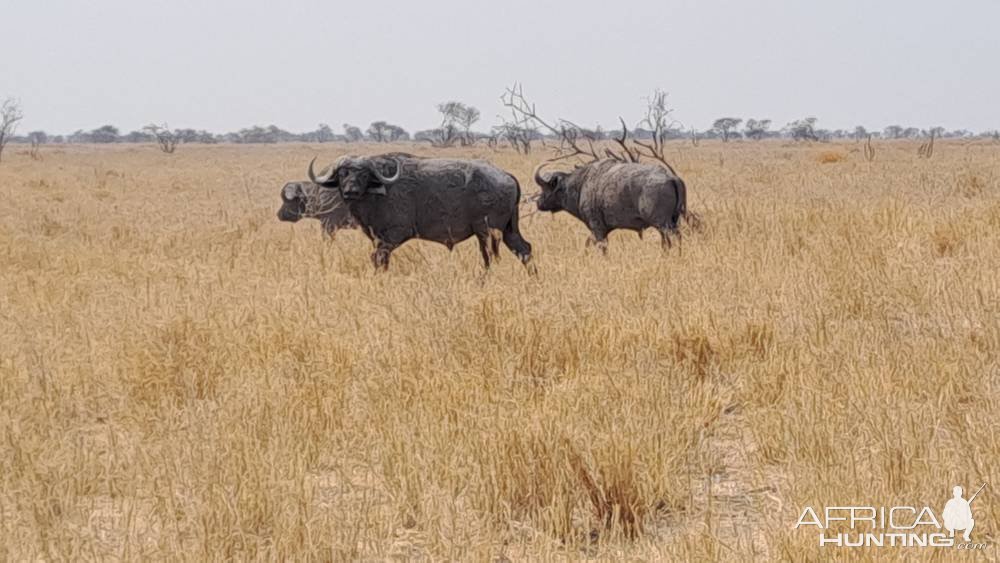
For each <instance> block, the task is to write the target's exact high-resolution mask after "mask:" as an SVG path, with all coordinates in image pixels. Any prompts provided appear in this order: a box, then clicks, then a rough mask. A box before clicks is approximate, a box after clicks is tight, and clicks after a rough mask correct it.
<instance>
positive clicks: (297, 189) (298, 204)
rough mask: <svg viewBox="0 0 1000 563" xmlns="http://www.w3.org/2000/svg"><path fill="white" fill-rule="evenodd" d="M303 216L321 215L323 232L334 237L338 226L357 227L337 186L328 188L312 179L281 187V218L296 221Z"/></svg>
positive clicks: (339, 227)
mask: <svg viewBox="0 0 1000 563" xmlns="http://www.w3.org/2000/svg"><path fill="white" fill-rule="evenodd" d="M302 218H313V219H319V222H320V224H321V225H322V226H323V232H324V233H325V234H326V235H327V236H328V237H330V238H333V236H334V234H335V233H336V232H337V230H338V229H347V228H354V227H357V222H356V221H355V220H354V217H353V216H352V215H351V212H350V211H349V210H348V209H347V204H345V203H344V200H343V199H342V198H341V197H340V194H339V193H338V192H337V191H336V190H324V189H321V188H320V187H319V186H318V185H316V184H314V183H313V182H309V181H304V182H289V183H287V184H285V187H283V188H281V209H279V210H278V219H280V220H282V221H288V222H290V223H295V222H297V221H299V220H300V219H302Z"/></svg>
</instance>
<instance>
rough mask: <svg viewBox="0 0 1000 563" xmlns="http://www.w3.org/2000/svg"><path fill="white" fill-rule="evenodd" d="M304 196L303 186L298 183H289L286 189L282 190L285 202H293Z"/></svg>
mask: <svg viewBox="0 0 1000 563" xmlns="http://www.w3.org/2000/svg"><path fill="white" fill-rule="evenodd" d="M302 195H303V192H302V184H299V183H298V182H289V183H287V184H285V187H284V188H281V197H282V199H284V200H285V201H292V200H294V199H296V198H298V197H300V196H302Z"/></svg>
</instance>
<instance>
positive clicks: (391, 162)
mask: <svg viewBox="0 0 1000 563" xmlns="http://www.w3.org/2000/svg"><path fill="white" fill-rule="evenodd" d="M314 162H316V159H315V158H314V159H313V161H312V162H310V163H309V178H310V179H311V180H312V181H313V182H314V183H316V184H318V185H319V186H322V187H324V188H338V189H340V194H341V195H342V196H343V198H344V199H345V200H348V201H351V200H358V199H361V198H363V197H365V196H366V195H368V194H377V195H385V194H386V187H387V186H390V185H392V184H393V183H394V182H396V181H397V180H399V177H400V176H401V175H402V172H403V165H402V163H401V162H400V161H399V160H397V159H395V158H387V157H369V158H353V157H347V156H344V157H341V158H340V159H339V160H337V162H336V163H334V164H333V166H331V167H329V168H328V169H327V170H326V171H324V173H322V174H321V175H320V176H318V177H317V176H316V173H315V172H313V163H314ZM386 168H388V169H390V170H394V172H392V173H391V174H390V175H388V176H386V175H385V174H383V172H382V171H383V170H384V169H386Z"/></svg>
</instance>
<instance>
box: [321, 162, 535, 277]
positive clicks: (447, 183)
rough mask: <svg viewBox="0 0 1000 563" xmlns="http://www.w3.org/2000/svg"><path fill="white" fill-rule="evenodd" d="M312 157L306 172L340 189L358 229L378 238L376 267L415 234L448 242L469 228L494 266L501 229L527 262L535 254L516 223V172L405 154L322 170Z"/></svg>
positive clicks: (382, 266)
mask: <svg viewBox="0 0 1000 563" xmlns="http://www.w3.org/2000/svg"><path fill="white" fill-rule="evenodd" d="M315 161H316V159H313V162H310V163H309V178H310V179H311V180H312V181H313V183H315V184H317V185H319V186H321V187H323V188H327V189H331V190H333V189H336V190H338V191H339V193H340V195H341V197H343V199H344V201H345V202H346V203H347V207H348V209H349V210H350V212H351V215H352V216H353V217H354V219H355V220H356V221H357V222H358V224H359V226H360V227H361V230H362V231H364V233H365V234H366V235H367V236H368V237H369V238H370V239H372V240H373V241H374V242H375V244H376V247H375V252H374V253H372V262H373V264H374V265H375V267H376V268H380V269H387V268H388V267H389V255H390V254H391V253H392V251H393V250H395V249H396V248H397V247H399V246H400V245H401V244H403V243H404V242H406V241H408V240H410V239H414V238H415V239H420V240H429V241H434V242H439V243H441V244H443V245H445V246H447V247H448V249H449V250H450V249H451V248H452V247H453V246H454V245H455V244H456V243H459V242H461V241H463V240H466V239H468V238H469V237H472V236H475V237H476V239H478V241H479V250H480V252H481V253H482V256H483V262H484V263H485V265H486V267H487V268H489V266H490V262H491V254H490V249H489V247H488V243H489V242H490V241H491V240H493V239H492V231H496V230H499V231H501V232H502V236H503V242H504V244H505V245H507V248H509V249H510V250H511V251H512V252H513V253H514V254H515V255H516V256H517V257H518V258H519V259H520V260H521V262H522V263H524V264H525V265H527V264H528V261H529V260H530V259H531V244H529V243H528V241H526V240H524V237H522V236H521V232H520V231H519V230H518V225H517V222H518V204H519V202H520V199H521V186H520V185H519V184H518V182H517V179H516V178H514V176H512V175H510V174H508V173H507V172H504V171H503V170H500V169H499V168H497V167H495V166H493V165H492V164H490V163H488V162H485V161H480V160H457V159H443V158H414V157H409V156H401V155H380V156H371V157H341V158H340V159H339V160H338V161H337V162H335V163H334V164H333V165H332V166H330V167H328V168H327V169H326V170H325V171H324V172H323V173H321V174H320V175H319V176H317V175H316V173H315V172H314V171H313V164H314V163H315ZM494 244H495V243H494ZM494 253H495V250H494Z"/></svg>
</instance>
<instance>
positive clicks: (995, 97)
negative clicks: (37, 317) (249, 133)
mask: <svg viewBox="0 0 1000 563" xmlns="http://www.w3.org/2000/svg"><path fill="white" fill-rule="evenodd" d="M0 18H2V19H3V25H2V31H0V33H2V34H3V39H2V41H3V48H2V53H0V98H4V97H7V96H14V97H17V98H20V100H21V102H22V105H23V108H24V113H25V119H24V122H23V124H22V128H21V129H20V130H21V131H22V132H26V131H29V130H34V129H44V130H46V131H48V132H50V133H68V132H72V131H74V130H76V129H93V128H95V127H98V126H100V125H103V124H105V123H110V124H113V125H115V126H117V127H119V128H121V129H122V131H123V132H124V131H129V130H132V129H137V128H139V127H141V126H142V125H144V124H147V123H150V122H153V121H155V122H163V121H166V122H168V123H169V124H170V126H171V127H192V128H196V129H208V130H209V131H213V132H226V131H233V130H237V129H240V128H243V127H247V126H250V125H254V124H260V125H267V124H272V123H273V124H275V125H278V126H279V127H282V128H284V129H288V130H290V131H295V132H301V131H307V130H312V129H314V128H315V127H316V124H317V123H319V122H326V123H329V124H330V125H331V126H333V127H334V129H336V130H338V131H339V130H340V126H341V124H342V123H344V122H350V123H352V124H356V125H360V126H362V128H364V127H365V126H367V124H368V123H370V122H371V121H374V120H379V119H384V120H388V121H390V122H393V123H397V124H399V125H402V126H403V127H405V128H406V129H408V130H409V131H411V132H413V131H414V130H417V129H424V128H429V127H434V126H436V125H437V124H438V115H437V113H436V111H435V105H436V104H437V103H439V102H442V101H446V100H450V99H455V100H460V101H464V102H466V103H469V104H472V105H475V106H477V107H478V108H479V109H480V110H481V112H482V115H483V119H482V120H481V121H480V122H479V123H478V124H477V125H476V128H477V129H479V130H486V129H488V128H489V126H491V125H493V124H495V123H496V122H497V117H496V116H497V114H499V113H500V112H502V111H503V110H502V107H501V105H500V103H499V99H498V98H499V96H500V94H501V93H502V92H503V90H504V87H505V86H506V85H509V84H511V83H512V82H513V81H515V80H517V81H520V82H522V83H523V85H524V88H525V93H526V94H527V95H528V96H529V97H530V98H532V99H533V100H534V101H535V102H536V104H537V106H538V108H539V110H540V112H541V113H543V114H545V115H548V116H552V117H555V116H560V117H565V118H569V119H572V120H574V121H576V122H578V123H580V124H586V125H591V124H594V123H601V124H603V125H605V126H609V125H610V126H614V125H615V124H616V122H617V118H618V116H619V115H623V116H624V117H625V118H626V120H627V121H629V122H630V123H632V122H635V121H638V119H639V118H640V116H641V113H642V104H643V102H642V98H643V97H644V96H646V95H648V94H649V93H650V92H651V91H652V90H653V89H654V88H657V87H659V88H662V89H664V90H666V91H668V92H669V93H670V101H671V104H672V105H673V107H674V108H675V110H676V111H675V114H674V115H675V117H677V118H678V119H680V120H681V121H682V122H683V123H684V124H685V125H686V126H688V127H692V126H693V127H697V128H699V129H703V128H706V127H708V126H710V124H711V121H712V120H713V119H714V118H716V117H720V116H723V115H733V116H738V117H743V118H746V117H756V118H771V119H773V120H774V123H775V125H776V126H778V127H780V126H782V125H784V124H785V123H787V122H788V121H791V120H793V119H798V118H801V117H806V116H816V117H818V118H819V126H821V127H824V128H830V129H835V128H848V127H853V126H854V125H857V124H864V125H866V126H868V127H869V128H872V129H881V128H883V127H885V126H886V125H889V124H900V125H904V126H909V125H912V126H918V127H929V126H935V125H942V126H944V127H947V128H949V129H956V128H967V129H972V130H974V131H977V132H978V131H981V130H984V129H994V128H1000V0H954V1H952V2H947V1H934V2H931V1H926V0H883V1H879V0H867V1H858V0H837V1H825V2H813V1H808V0H767V1H757V2H736V1H732V2H724V1H712V0H708V1H706V0H702V1H694V0H691V1H677V0H658V1H657V0H634V1H633V0H629V1H624V2H623V1H611V0H602V1H599V2H598V1H593V0H581V1H577V2H543V1H540V0H539V1H536V2H530V1H523V0H510V1H495V2H475V1H469V0H466V1H460V0H423V1H411V2H373V1H355V2H337V1H332V0H325V1H313V0H301V1H298V0H293V1H286V2H280V3H279V2H265V1H261V0H242V1H228V0H227V1H214V2H210V1H208V0H202V1H189V0H168V1H159V0H157V1H153V0H92V1H86V2H85V1H73V0H0Z"/></svg>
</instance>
